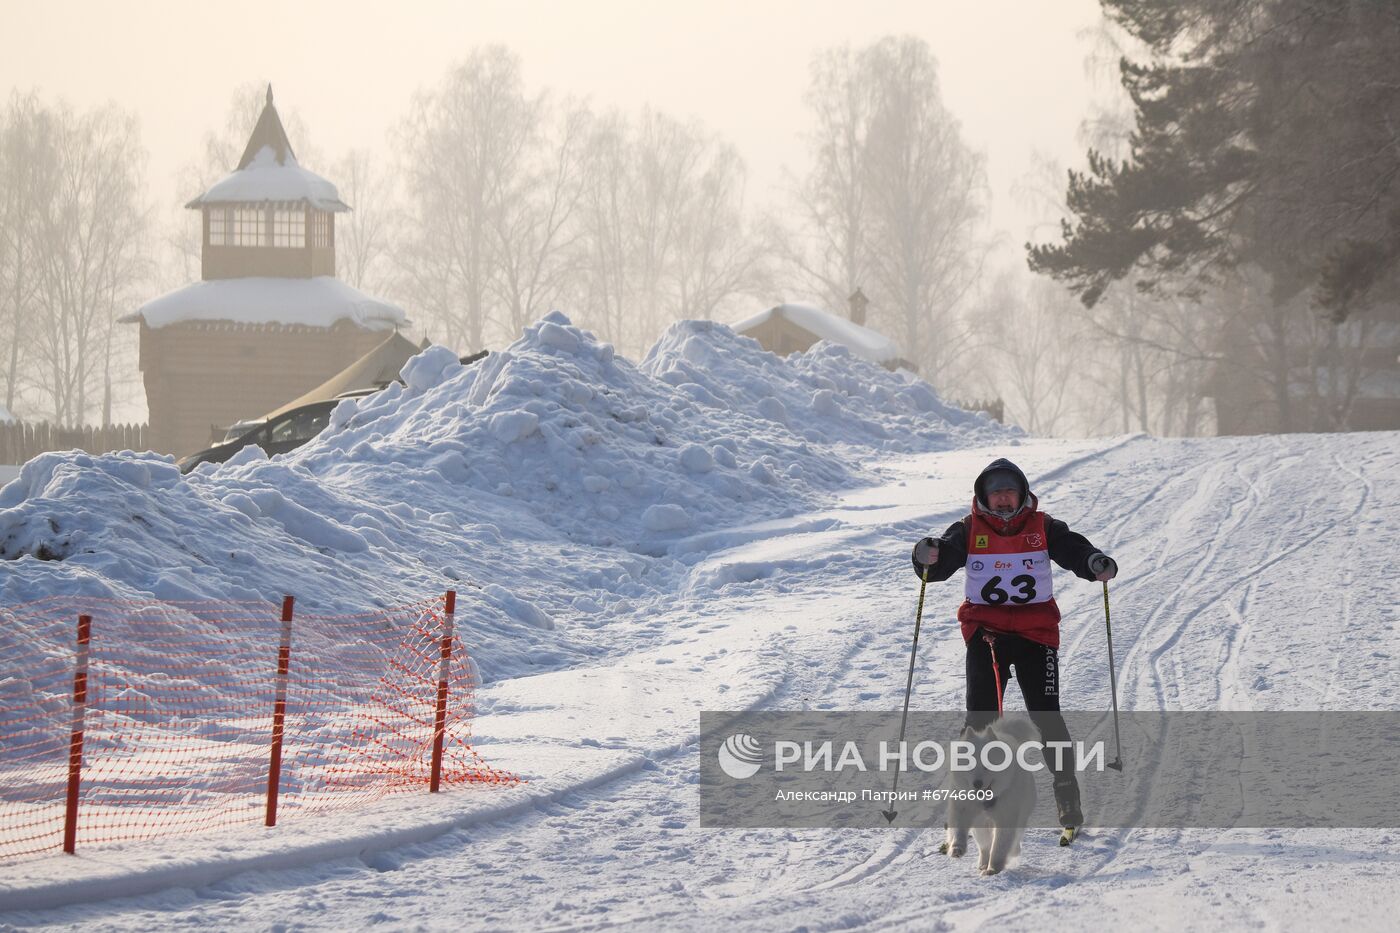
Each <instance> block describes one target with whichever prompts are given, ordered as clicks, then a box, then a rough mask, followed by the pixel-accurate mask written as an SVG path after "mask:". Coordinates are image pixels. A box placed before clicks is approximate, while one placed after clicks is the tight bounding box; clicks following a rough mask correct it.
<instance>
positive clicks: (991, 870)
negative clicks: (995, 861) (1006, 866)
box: [982, 865, 1001, 878]
mask: <svg viewBox="0 0 1400 933" xmlns="http://www.w3.org/2000/svg"><path fill="white" fill-rule="evenodd" d="M1000 871H1001V869H1000V868H993V867H992V866H990V865H988V866H987V867H986V868H984V869H982V877H983V878H985V877H987V876H988V875H995V874H997V873H999V872H1000Z"/></svg>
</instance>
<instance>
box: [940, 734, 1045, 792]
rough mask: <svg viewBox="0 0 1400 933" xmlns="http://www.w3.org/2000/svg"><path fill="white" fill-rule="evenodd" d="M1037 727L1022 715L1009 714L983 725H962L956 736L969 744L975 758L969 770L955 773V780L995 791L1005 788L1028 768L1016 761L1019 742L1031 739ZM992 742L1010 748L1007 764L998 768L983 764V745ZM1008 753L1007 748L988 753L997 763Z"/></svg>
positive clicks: (1034, 738) (1037, 735)
mask: <svg viewBox="0 0 1400 933" xmlns="http://www.w3.org/2000/svg"><path fill="white" fill-rule="evenodd" d="M1039 735H1040V733H1039V731H1038V730H1037V729H1036V728H1035V725H1034V724H1032V723H1031V721H1030V720H1029V719H1025V718H1023V717H1011V718H1002V719H997V720H995V721H994V722H992V723H990V724H988V725H987V726H986V727H985V728H982V729H975V728H973V727H972V726H964V727H963V730H962V732H961V733H960V734H959V736H958V738H959V739H960V740H962V741H964V742H969V743H971V745H972V754H973V761H974V762H975V764H974V766H973V767H972V769H971V770H969V771H965V772H963V773H961V774H960V775H958V778H957V779H958V782H959V783H960V784H963V785H964V786H967V787H971V788H972V789H973V790H990V791H993V792H997V791H998V790H1005V789H1006V788H1007V786H1008V785H1009V784H1010V783H1011V782H1012V781H1015V780H1017V779H1019V778H1021V777H1022V776H1023V775H1025V774H1026V773H1027V772H1026V771H1025V770H1023V769H1022V768H1021V767H1020V765H1018V764H1017V763H1016V754H1017V752H1018V751H1019V750H1020V748H1021V746H1022V745H1024V744H1025V743H1026V742H1031V741H1034V740H1036V739H1037V738H1039ZM993 742H1001V743H1003V744H1004V745H1006V746H1007V748H1008V749H1009V750H1010V755H1011V761H1010V766H1009V767H1006V768H1002V769H1000V770H993V769H991V768H988V767H987V765H986V758H985V755H984V752H985V750H986V747H987V746H988V745H989V744H991V743H993ZM1006 757H1007V752H1005V751H1001V750H999V749H998V750H995V751H993V752H992V754H991V759H992V761H993V762H995V763H1000V762H1001V761H1003V760H1005V759H1006Z"/></svg>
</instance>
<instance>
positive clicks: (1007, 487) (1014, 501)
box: [914, 459, 1118, 845]
mask: <svg viewBox="0 0 1400 933" xmlns="http://www.w3.org/2000/svg"><path fill="white" fill-rule="evenodd" d="M972 489H973V499H972V512H971V514H969V515H968V516H967V517H966V518H964V519H962V520H961V521H958V522H954V523H953V524H952V525H949V526H948V530H947V531H945V532H943V535H942V536H941V537H938V538H933V537H928V538H924V539H923V540H921V541H919V542H918V543H917V544H915V545H914V570H915V571H916V572H917V573H918V574H919V577H920V578H921V579H927V580H930V581H939V580H946V579H948V578H949V577H951V576H952V575H953V573H954V572H955V571H956V570H958V569H959V568H966V571H967V574H966V586H965V588H964V592H965V595H966V598H965V599H964V600H963V603H962V605H961V606H959V607H958V621H959V622H960V623H961V624H962V636H963V640H964V641H965V642H966V643H967V711H968V714H967V724H968V725H969V726H972V727H973V728H976V729H981V728H985V727H986V726H987V725H988V724H990V723H991V722H992V721H993V720H994V719H995V718H996V716H997V715H998V710H999V709H1000V706H1001V696H999V695H998V689H1000V691H1001V693H1003V694H1004V693H1005V691H1006V681H1007V679H1008V677H1009V675H1010V669H1011V668H1013V667H1014V668H1015V669H1016V681H1017V683H1019V684H1020V685H1021V694H1022V696H1023V697H1025V701H1026V709H1027V710H1028V711H1029V712H1030V716H1031V719H1032V720H1033V721H1034V722H1035V724H1036V727H1037V728H1038V729H1039V730H1040V735H1041V739H1042V740H1043V741H1045V742H1047V743H1048V742H1056V741H1058V742H1068V741H1069V729H1068V728H1067V727H1066V726H1065V720H1064V717H1063V716H1061V715H1060V660H1059V646H1060V610H1059V607H1058V606H1056V605H1055V599H1054V595H1053V592H1052V589H1051V579H1050V563H1049V562H1050V561H1051V560H1053V561H1054V562H1055V563H1057V564H1059V565H1060V566H1061V567H1063V568H1065V569H1066V570H1069V571H1072V572H1073V573H1074V574H1075V576H1078V577H1082V578H1084V579H1085V580H1101V581H1102V580H1112V579H1113V578H1114V577H1115V576H1117V575H1118V565H1117V564H1116V563H1114V561H1113V559H1112V558H1111V557H1109V556H1108V555H1106V554H1104V553H1103V552H1101V551H1100V550H1099V549H1098V548H1096V547H1094V545H1092V544H1090V543H1089V540H1088V539H1087V538H1085V537H1084V536H1083V535H1081V534H1077V533H1075V532H1073V531H1070V530H1069V527H1068V526H1067V525H1066V524H1065V523H1064V522H1062V521H1059V520H1057V519H1053V518H1051V517H1050V516H1049V515H1046V514H1045V513H1044V512H1042V511H1040V502H1039V500H1038V499H1037V498H1036V497H1035V495H1034V494H1033V493H1032V492H1031V490H1030V484H1029V483H1028V482H1027V481H1026V475H1025V474H1024V473H1022V472H1021V470H1020V468H1019V467H1017V466H1016V464H1014V463H1012V462H1011V461H1010V460H1006V459H998V460H994V461H992V462H991V463H990V464H988V466H987V468H986V469H984V470H983V471H982V472H981V473H980V474H979V475H978V476H977V479H976V480H975V481H974V482H973V484H972ZM925 574H927V577H925ZM1046 759H1047V764H1048V765H1049V766H1050V767H1051V769H1052V770H1053V771H1054V788H1055V806H1056V810H1057V811H1058V814H1059V818H1060V825H1061V826H1063V827H1065V832H1064V833H1063V834H1062V835H1061V837H1060V844H1061V845H1068V844H1069V841H1070V840H1071V839H1073V838H1074V833H1075V831H1076V830H1077V829H1078V827H1079V826H1081V825H1082V824H1083V822H1084V815H1083V813H1082V812H1081V811H1080V805H1079V782H1078V781H1077V780H1075V777H1074V767H1073V762H1072V761H1071V760H1070V756H1069V755H1065V756H1064V758H1063V760H1062V762H1061V765H1062V766H1061V767H1060V768H1059V769H1055V768H1054V765H1055V756H1053V755H1048V754H1047V755H1046Z"/></svg>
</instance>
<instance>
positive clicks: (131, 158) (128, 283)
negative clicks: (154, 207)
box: [30, 104, 149, 425]
mask: <svg viewBox="0 0 1400 933" xmlns="http://www.w3.org/2000/svg"><path fill="white" fill-rule="evenodd" d="M50 112H51V114H52V126H53V149H52V153H53V156H54V159H55V163H54V166H55V168H54V186H53V188H52V192H51V199H50V200H49V202H48V204H47V205H46V209H45V210H44V211H43V212H42V213H41V214H40V215H39V218H38V221H37V224H36V227H35V233H36V236H35V241H34V242H35V246H36V252H35V254H34V268H35V270H36V272H37V274H38V277H39V281H38V283H37V294H36V305H37V308H38V314H37V315H36V316H35V319H34V322H33V333H32V343H31V345H30V352H31V353H32V356H33V359H34V361H35V363H36V364H37V366H38V367H39V368H40V369H41V370H42V377H41V378H40V388H41V395H42V398H43V399H44V402H43V411H44V414H45V415H46V416H47V417H49V418H51V419H52V420H54V421H55V422H57V423H59V424H65V425H80V424H83V423H84V422H85V421H86V420H87V419H88V418H89V417H90V416H92V415H93V414H94V413H95V412H97V411H100V417H101V418H102V421H103V423H104V424H105V423H108V422H109V421H110V417H111V407H112V390H113V385H114V380H113V365H112V364H113V360H114V358H115V356H116V355H117V354H119V353H121V352H123V350H126V351H129V349H130V347H131V345H132V342H133V339H134V333H132V334H129V333H128V331H129V330H130V329H128V330H124V331H121V332H117V331H116V330H115V326H116V325H115V318H116V316H117V315H118V314H119V313H121V312H124V311H126V310H129V309H130V307H131V306H132V304H133V303H134V302H135V301H136V299H137V297H138V296H139V295H140V294H141V291H142V286H143V285H144V283H145V281H146V279H147V276H148V271H149V266H148V261H147V255H146V253H145V250H144V245H145V244H144V233H145V230H146V226H147V222H148V219H149V217H148V211H147V209H146V207H145V205H144V199H143V178H142V173H143V167H144V159H145V154H144V152H143V151H142V149H141V144H140V139H139V136H138V132H137V127H136V121H135V118H133V117H131V116H129V115H127V114H125V113H123V112H121V111H118V110H116V109H114V108H110V107H108V108H102V109H98V110H93V111H89V112H87V113H82V114H79V113H75V112H74V111H73V110H72V109H71V108H69V107H68V106H67V105H63V104H61V105H59V106H57V107H55V108H53V109H52V110H51V111H50ZM132 369H134V367H132ZM97 399H101V402H100V405H99V403H98V402H97Z"/></svg>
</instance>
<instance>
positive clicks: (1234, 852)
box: [0, 434, 1400, 930]
mask: <svg viewBox="0 0 1400 933" xmlns="http://www.w3.org/2000/svg"><path fill="white" fill-rule="evenodd" d="M1397 446H1400V445H1397V443H1396V435H1394V434H1371V435H1336V436H1295V437H1288V438H1233V439H1232V438H1219V439H1207V440H1159V439H1149V438H1143V437H1134V438H1128V439H1120V440H1119V441H1117V442H1113V443H1102V442H1099V443H1095V442H1080V443H1078V444H1071V443H1067V442H1052V441H1044V442H1042V441H1022V442H1020V443H1019V444H1017V445H1015V446H1008V447H1003V448H999V449H997V450H990V449H979V450H957V451H949V452H943V453H937V454H926V455H918V456H906V457H900V458H896V459H891V460H887V461H886V462H885V464H884V466H883V468H882V469H883V471H884V474H885V475H886V477H887V482H885V483H884V484H882V485H879V486H876V487H873V488H869V489H859V490H853V491H851V492H850V493H847V494H846V495H844V496H843V497H842V498H841V500H840V501H839V502H837V503H835V504H833V505H832V506H831V507H830V508H828V509H825V510H822V511H819V512H817V513H813V514H810V515H803V516H794V517H792V518H788V519H782V520H777V521H773V522H768V523H764V524H762V525H758V526H753V527H751V528H749V529H744V530H736V531H732V532H723V533H721V532H715V533H710V534H708V535H707V536H704V537H702V536H697V538H696V539H690V540H689V541H687V542H684V543H683V544H681V545H678V548H683V547H689V548H695V549H697V550H700V551H704V552H706V553H705V555H704V557H703V558H702V559H701V560H699V561H698V562H696V563H695V564H694V566H693V567H692V568H691V570H690V580H691V581H694V580H698V579H701V578H703V579H705V580H707V581H711V582H709V583H706V585H705V586H704V587H702V588H701V590H702V591H704V592H708V593H709V594H710V600H709V602H708V604H706V605H703V606H702V605H698V604H697V601H696V600H693V599H688V598H678V599H677V600H676V605H675V606H674V607H673V608H671V609H670V610H669V611H660V607H659V604H658V611H657V612H656V613H655V615H654V616H653V617H652V618H651V619H649V620H647V621H646V623H644V624H645V626H646V628H645V629H644V630H643V631H644V632H646V633H650V639H651V640H650V642H649V646H646V645H647V644H648V643H647V641H646V639H643V638H641V637H639V638H638V639H637V641H636V644H638V645H644V646H645V647H640V648H637V649H635V650H631V651H629V652H626V653H624V654H623V655H622V656H621V657H609V659H608V661H607V662H606V666H604V667H593V668H578V669H568V670H563V671H552V672H548V673H544V674H539V675H536V676H524V677H517V678H514V679H509V680H505V681H501V682H498V683H496V684H492V685H490V686H488V687H487V688H485V689H483V691H482V698H481V699H482V703H481V708H482V709H483V710H484V711H485V713H484V714H483V715H482V716H481V718H480V719H479V721H478V724H477V732H478V733H479V734H481V735H482V736H483V737H486V740H485V741H484V744H483V745H482V750H483V753H484V754H486V755H487V756H488V758H492V760H493V761H494V760H495V758H494V757H493V756H495V755H496V754H497V753H498V752H502V753H506V754H507V755H511V754H514V755H521V754H526V753H528V752H529V750H530V748H531V745H530V742H531V741H534V742H537V743H538V742H554V743H557V744H559V745H560V747H562V746H563V745H564V744H565V743H567V742H568V741H569V739H570V738H571V737H572V738H575V739H577V738H579V737H588V738H589V740H590V741H592V743H593V744H594V745H595V746H597V747H599V748H603V749H612V750H615V751H617V752H619V753H624V752H625V753H628V754H632V755H634V756H635V766H633V767H625V768H623V769H622V771H621V772H620V776H618V777H615V778H613V779H611V780H605V781H603V782H602V783H598V784H595V785H593V786H588V787H579V788H578V789H575V790H569V789H567V786H565V788H564V789H563V790H562V791H561V792H559V793H557V794H555V795H554V796H553V797H552V799H549V800H547V801H545V802H541V803H538V804H536V805H534V806H530V807H528V808H526V809H524V810H520V811H516V812H513V813H512V814H511V815H507V816H504V817H502V818H499V819H495V820H491V821H488V822H481V823H475V824H472V825H468V826H464V827H458V828H454V829H450V830H448V831H446V832H444V833H442V834H440V835H437V836H436V837H435V838H431V839H427V840H424V841H420V842H416V843H413V844H411V845H405V846H400V847H397V848H390V849H387V850H383V851H366V852H365V853H364V854H363V855H362V856H361V857H356V858H339V859H334V860H328V861H320V862H308V863H307V864H304V865H301V866H299V867H295V868H292V869H289V870H283V871H278V872H259V871H252V872H245V873H242V874H239V875H236V876H233V877H230V878H227V879H224V880H222V881H218V882H216V883H213V884H208V885H203V886H200V887H197V888H193V889H191V888H175V889H171V890H166V891H162V892H159V893H154V894H147V895H143V896H140V897H134V898H126V899H120V900H109V901H103V902H98V903H92V904H81V905H75V906H72V907H67V908H62V909H58V910H53V911H43V912H28V913H12V914H0V929H4V928H5V923H9V924H14V925H15V926H20V927H26V926H30V925H42V926H55V927H82V928H84V929H111V930H130V929H148V928H152V927H161V928H167V929H172V928H173V929H182V928H184V929H192V928H198V927H205V926H210V925H224V926H232V927H250V926H251V927H257V928H269V929H296V928H306V927H334V928H345V929H349V928H360V927H366V926H371V925H382V926H386V927H388V928H393V929H398V928H428V929H455V928H458V927H461V926H469V927H472V928H482V929H538V930H599V929H617V928H624V929H653V928H668V929H695V930H710V929H716V928H737V929H790V930H803V929H806V930H828V929H844V930H861V929H870V930H874V929H880V930H886V929H894V930H932V929H953V930H955V929H974V928H978V927H981V926H991V925H995V926H996V927H997V928H998V929H999V930H1000V929H1005V930H1031V929H1035V930H1044V929H1055V928H1061V927H1064V926H1068V925H1070V924H1076V923H1085V922H1092V923H1094V924H1095V925H1105V926H1106V925H1113V924H1131V925H1132V926H1133V927H1134V928H1191V929H1203V930H1205V929H1221V928H1230V929H1239V928H1256V929H1306V928H1310V927H1315V926H1317V925H1319V924H1320V923H1323V922H1326V923H1327V924H1328V925H1339V926H1345V927H1346V928H1347V929H1350V930H1360V929H1383V928H1387V927H1391V926H1392V925H1393V915H1394V913H1395V910H1396V908H1397V906H1400V904H1398V903H1397V901H1400V898H1397V895H1396V894H1395V893H1394V892H1395V891H1396V889H1397V881H1400V832H1396V831H1390V830H1370V831H1363V830H1262V829H1261V830H1227V831H1222V830H1160V829H1157V830H1107V831H1095V830H1092V829H1091V830H1089V831H1087V832H1086V833H1085V834H1084V835H1083V836H1082V837H1081V838H1080V840H1078V841H1076V843H1075V844H1074V846H1073V847H1071V848H1070V849H1060V848H1058V847H1057V846H1056V845H1055V842H1054V839H1055V834H1054V833H1053V832H1052V831H1049V830H1031V831H1029V832H1028V833H1027V835H1026V840H1025V846H1024V854H1023V858H1022V860H1021V862H1020V863H1019V864H1016V865H1014V866H1013V867H1012V868H1011V869H1010V870H1009V871H1007V872H1005V873H1003V874H1002V875H999V876H997V877H994V878H987V879H984V878H980V877H978V876H977V874H976V872H975V871H974V865H973V862H974V860H973V859H972V858H971V857H965V858H963V859H960V860H954V859H948V858H946V857H944V856H941V855H939V854H938V852H937V846H938V843H939V842H940V841H941V832H939V831H932V830H916V829H907V828H906V829H899V828H896V829H889V830H884V829H873V830H868V831H854V830H843V831H835V830H830V831H828V830H738V829H735V830H701V829H699V828H698V827H697V826H696V813H697V799H698V785H697V780H698V763H697V761H696V756H697V755H698V749H697V745H696V743H695V729H696V726H697V722H696V718H695V713H696V712H698V710H699V709H701V708H713V707H707V706H705V703H706V702H716V701H718V700H719V699H721V698H726V697H728V698H731V699H729V700H727V702H734V703H737V704H738V705H741V706H759V707H762V708H772V709H891V710H897V709H898V708H899V706H900V703H901V701H902V698H903V690H904V683H905V673H906V671H907V664H908V652H909V643H908V642H909V637H910V635H911V633H912V622H913V608H914V601H915V598H916V596H917V581H916V580H915V578H914V575H913V574H912V572H911V569H910V567H909V564H908V556H907V555H908V549H909V546H910V544H911V543H912V541H913V540H915V539H916V538H918V537H920V536H922V535H923V534H926V533H938V532H941V530H942V528H943V527H944V526H946V525H947V524H948V523H950V522H951V521H954V520H956V519H957V518H959V517H961V515H962V514H964V512H965V511H966V506H967V500H968V498H969V493H968V487H969V485H970V479H971V476H972V475H973V474H975V472H976V471H977V470H978V469H980V467H981V466H982V465H984V464H985V463H986V462H987V460H989V459H991V457H992V456H994V455H997V454H1001V453H1004V454H1008V455H1010V456H1011V457H1012V459H1014V460H1016V461H1017V462H1018V463H1019V464H1021V466H1022V467H1023V468H1024V469H1025V470H1026V472H1027V473H1028V475H1030V477H1031V479H1032V483H1033V486H1034V488H1035V489H1036V491H1037V493H1038V494H1039V495H1040V497H1041V501H1042V503H1043V506H1044V508H1045V509H1046V510H1047V511H1048V512H1049V513H1050V514H1051V515H1054V516H1055V517H1057V518H1062V519H1064V520H1066V521H1067V522H1069V524H1070V527H1072V528H1074V529H1075V530H1078V531H1081V532H1083V533H1084V534H1086V535H1087V536H1088V537H1089V538H1090V539H1091V540H1093V541H1094V542H1095V543H1097V544H1098V545H1099V546H1100V547H1102V548H1104V549H1105V550H1106V551H1108V552H1109V553H1111V554H1113V555H1114V556H1115V557H1116V558H1117V560H1118V561H1119V564H1120V567H1121V576H1120V579H1119V580H1118V581H1117V582H1116V583H1115V584H1114V585H1113V586H1112V588H1111V596H1112V600H1113V602H1112V606H1113V621H1114V626H1113V634H1114V648H1115V655H1116V658H1117V661H1118V672H1119V700H1120V703H1121V705H1122V706H1123V707H1124V708H1126V709H1210V708H1227V709H1274V710H1278V709H1391V708H1395V704H1396V702H1397V699H1400V698H1398V697H1397V687H1400V677H1397V674H1400V613H1397V610H1396V606H1397V605H1400V598H1397V597H1400V582H1397V579H1396V578H1395V577H1394V576H1393V575H1387V574H1384V573H1381V572H1379V571H1380V568H1378V567H1375V566H1371V565H1373V564H1377V563H1379V562H1378V561H1377V560H1376V558H1375V555H1377V554H1386V553H1390V552H1391V551H1392V550H1393V549H1394V548H1395V546H1396V545H1398V544H1400V540H1398V539H1400V493H1397V484H1396V483H1395V482H1394V481H1395V480H1398V479H1400V451H1397ZM711 549H714V550H711ZM726 575H727V576H726ZM961 579H962V578H961V576H960V575H959V576H955V577H954V578H953V580H951V581H949V582H947V583H944V584H933V585H930V587H929V593H928V599H927V602H926V605H925V620H924V622H925V625H924V635H923V637H922V639H921V644H920V651H919V665H918V668H917V670H916V673H915V684H914V697H913V701H912V704H911V707H912V708H915V709H950V708H960V707H961V703H962V690H963V674H962V671H963V662H962V658H963V646H962V643H961V639H960V638H959V637H958V636H957V635H956V631H957V629H956V624H955V623H953V622H952V621H951V615H952V612H953V609H954V608H955V606H956V604H957V602H958V601H959V600H960V599H961ZM715 580H728V581H730V582H727V583H725V584H724V585H723V587H722V588H718V589H716V588H715V586H714V584H713V581H715ZM1056 583H1057V592H1056V596H1057V598H1058V599H1059V601H1060V604H1061V608H1062V610H1063V613H1064V623H1063V633H1064V638H1063V644H1062V649H1061V653H1062V677H1063V688H1062V692H1063V696H1064V697H1065V702H1066V705H1067V706H1069V707H1071V708H1081V709H1107V708H1108V705H1109V704H1108V691H1109V685H1108V667H1107V659H1106V654H1105V650H1104V641H1103V634H1102V633H1103V626H1102V617H1103V612H1102V599H1101V590H1100V589H1099V588H1098V587H1097V586H1095V585H1091V584H1086V583H1084V582H1083V581H1079V580H1077V579H1074V578H1073V577H1071V576H1070V575H1068V574H1065V573H1057V574H1056ZM678 586H679V587H680V588H681V590H682V591H683V590H684V587H685V583H684V582H682V583H681V584H678ZM648 671H650V674H648V673H647V672H648ZM719 680H722V681H723V683H722V684H718V683H717V681H719ZM720 686H724V687H725V689H724V690H720V689H719V687H720ZM629 691H630V692H629ZM638 694H641V695H643V696H644V697H645V698H646V702H647V703H648V704H649V708H647V709H639V708H637V706H636V702H637V699H636V698H637V695H638ZM629 697H630V698H631V699H629ZM1018 703H1019V695H1018V694H1017V693H1016V691H1015V688H1014V687H1013V688H1012V689H1011V690H1010V691H1009V692H1008V704H1009V705H1010V706H1016V705H1018ZM612 704H618V705H621V706H624V707H626V706H627V705H628V704H631V705H632V708H630V709H627V708H624V709H617V710H615V711H614V713H613V714H612V716H613V719H612V721H610V722H598V721H594V717H608V716H609V714H608V713H607V712H605V710H608V709H610V708H611V706H612ZM492 710H495V712H492ZM571 710H572V711H576V712H577V713H578V716H579V717H580V718H576V719H573V720H569V719H568V718H567V715H568V714H569V711H571ZM497 743H499V744H497ZM503 763H505V764H507V765H508V766H509V764H510V761H509V759H508V760H507V761H505V762H503ZM554 777H557V776H554ZM1041 792H1042V793H1048V788H1047V787H1042V788H1041ZM375 815H376V816H377V817H378V818H380V819H382V820H384V821H392V820H394V818H395V815H396V810H395V804H394V803H393V802H390V803H388V804H386V805H385V806H383V807H381V808H379V809H377V810H376V811H375ZM288 830H289V831H294V828H293V827H288ZM0 877H3V869H0Z"/></svg>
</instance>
